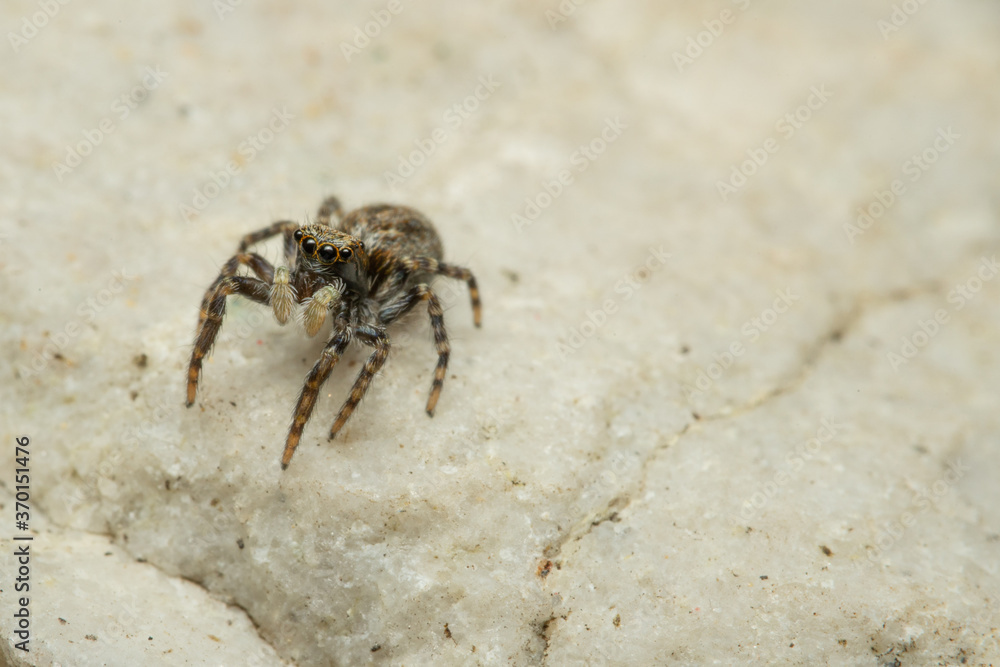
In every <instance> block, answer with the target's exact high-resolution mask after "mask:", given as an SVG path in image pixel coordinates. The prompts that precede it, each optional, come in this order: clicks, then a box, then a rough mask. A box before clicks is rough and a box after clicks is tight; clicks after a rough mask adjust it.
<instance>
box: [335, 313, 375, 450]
mask: <svg viewBox="0 0 1000 667" xmlns="http://www.w3.org/2000/svg"><path fill="white" fill-rule="evenodd" d="M354 335H355V336H357V337H358V338H359V339H361V342H363V343H364V344H365V345H370V346H371V347H374V348H375V351H374V352H372V354H371V356H370V357H368V361H366V362H365V365H364V367H363V368H362V369H361V372H360V373H358V379H357V380H355V381H354V386H353V387H352V388H351V395H350V396H348V397H347V400H346V401H344V405H343V407H341V408H340V413H339V414H338V415H337V419H336V420H335V421H334V422H333V426H332V427H331V428H330V439H331V440H332V439H333V438H335V437H336V436H337V432H338V431H340V429H341V428H343V426H344V424H346V423H347V420H348V419H349V418H350V416H351V414H353V413H354V408H356V407H358V403H360V402H361V399H362V398H363V397H364V395H365V392H366V391H368V386H369V385H370V384H371V382H372V380H373V379H374V378H375V374H376V373H378V372H379V369H381V368H382V365H383V364H385V360H386V359H387V358H388V357H389V337H388V336H387V335H386V333H385V330H384V329H381V328H375V327H370V326H364V325H362V326H359V327H358V328H356V329H355V330H354Z"/></svg>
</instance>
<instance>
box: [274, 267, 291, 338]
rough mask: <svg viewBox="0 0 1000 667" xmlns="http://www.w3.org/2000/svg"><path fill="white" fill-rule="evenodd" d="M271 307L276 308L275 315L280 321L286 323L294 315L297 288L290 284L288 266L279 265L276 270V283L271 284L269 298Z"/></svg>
mask: <svg viewBox="0 0 1000 667" xmlns="http://www.w3.org/2000/svg"><path fill="white" fill-rule="evenodd" d="M268 300H269V301H270V302H271V308H272V309H273V310H274V317H275V318H276V319H277V320H278V322H279V323H281V324H284V323H285V322H287V321H288V318H289V317H291V316H292V307H293V306H294V305H295V301H296V298H295V288H294V287H292V286H291V284H289V276H288V267H286V266H279V267H278V270H277V271H275V272H274V283H273V284H272V285H271V294H270V297H269V299H268Z"/></svg>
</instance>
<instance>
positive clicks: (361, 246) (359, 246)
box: [358, 241, 365, 250]
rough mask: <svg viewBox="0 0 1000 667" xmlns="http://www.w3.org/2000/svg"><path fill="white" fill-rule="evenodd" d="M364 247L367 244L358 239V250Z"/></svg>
mask: <svg viewBox="0 0 1000 667" xmlns="http://www.w3.org/2000/svg"><path fill="white" fill-rule="evenodd" d="M364 249H365V244H364V243H362V242H361V241H358V250H364Z"/></svg>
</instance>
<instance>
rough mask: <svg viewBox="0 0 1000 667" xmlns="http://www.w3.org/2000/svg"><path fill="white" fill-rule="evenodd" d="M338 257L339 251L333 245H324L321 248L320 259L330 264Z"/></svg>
mask: <svg viewBox="0 0 1000 667" xmlns="http://www.w3.org/2000/svg"><path fill="white" fill-rule="evenodd" d="M336 256H337V249H336V248H334V247H333V246H332V245H324V246H320V247H319V257H320V259H322V260H325V261H327V262H330V261H332V260H333V258H334V257H336Z"/></svg>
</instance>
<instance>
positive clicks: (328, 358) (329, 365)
mask: <svg viewBox="0 0 1000 667" xmlns="http://www.w3.org/2000/svg"><path fill="white" fill-rule="evenodd" d="M350 342H351V330H350V328H349V327H348V326H347V320H346V319H345V318H343V317H341V318H337V319H336V320H334V332H333V336H332V337H331V338H330V342H328V343H327V344H326V347H325V348H323V353H322V354H321V355H320V358H319V361H317V362H316V364H315V365H314V366H313V367H312V370H310V371H309V374H308V375H307V376H306V382H305V385H303V387H302V392H301V393H300V394H299V401H298V403H297V404H296V406H295V414H294V416H293V417H292V426H291V428H289V429H288V438H287V439H286V440H285V451H284V453H283V454H282V455H281V469H282V470H284V469H286V468H287V467H288V464H289V462H291V460H292V455H293V454H295V448H296V447H298V446H299V440H301V439H302V429H304V428H305V425H306V422H307V421H309V416H310V415H311V414H312V411H313V408H314V407H315V406H316V397H317V395H318V394H319V388H320V387H321V386H322V385H323V383H324V382H326V379H327V378H328V377H330V371H332V370H333V367H334V366H336V365H337V362H338V361H340V357H341V355H343V354H344V350H346V349H347V346H348V345H349V344H350Z"/></svg>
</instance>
